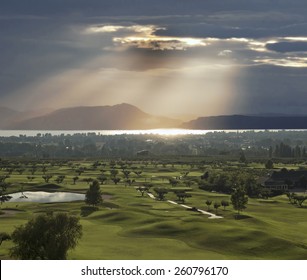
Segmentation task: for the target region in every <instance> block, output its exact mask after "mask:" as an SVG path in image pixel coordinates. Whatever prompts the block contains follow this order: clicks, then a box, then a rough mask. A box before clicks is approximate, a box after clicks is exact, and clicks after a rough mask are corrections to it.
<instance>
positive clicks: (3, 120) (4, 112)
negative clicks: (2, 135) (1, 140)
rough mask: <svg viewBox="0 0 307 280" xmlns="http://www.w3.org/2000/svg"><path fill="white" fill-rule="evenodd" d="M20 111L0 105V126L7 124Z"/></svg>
mask: <svg viewBox="0 0 307 280" xmlns="http://www.w3.org/2000/svg"><path fill="white" fill-rule="evenodd" d="M18 114H19V112H17V111H15V110H12V109H9V108H7V107H0V128H2V127H5V126H7V125H8V124H9V123H10V121H11V119H12V118H14V117H15V116H17V115H18Z"/></svg>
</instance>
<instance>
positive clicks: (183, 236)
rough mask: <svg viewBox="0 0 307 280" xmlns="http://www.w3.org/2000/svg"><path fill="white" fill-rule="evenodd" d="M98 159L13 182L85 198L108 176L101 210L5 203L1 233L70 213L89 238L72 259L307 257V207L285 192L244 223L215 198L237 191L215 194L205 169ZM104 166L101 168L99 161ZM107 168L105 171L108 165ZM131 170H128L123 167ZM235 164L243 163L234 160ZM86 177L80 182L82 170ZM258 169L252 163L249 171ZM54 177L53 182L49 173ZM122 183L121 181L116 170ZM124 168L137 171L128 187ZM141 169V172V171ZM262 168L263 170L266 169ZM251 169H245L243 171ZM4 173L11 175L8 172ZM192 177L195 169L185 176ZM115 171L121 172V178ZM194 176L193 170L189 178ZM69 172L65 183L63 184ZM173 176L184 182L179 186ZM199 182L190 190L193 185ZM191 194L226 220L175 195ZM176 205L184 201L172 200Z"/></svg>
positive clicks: (253, 207)
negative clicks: (205, 184)
mask: <svg viewBox="0 0 307 280" xmlns="http://www.w3.org/2000/svg"><path fill="white" fill-rule="evenodd" d="M93 163H94V162H93V161H69V162H64V163H63V162H61V163H55V162H53V163H43V164H42V163H41V162H37V163H36V169H37V170H36V172H35V174H34V177H35V178H34V179H33V180H32V181H29V180H28V179H27V176H29V174H28V173H29V171H28V170H25V172H24V173H23V174H18V173H16V172H14V171H13V172H12V173H11V174H10V176H9V177H8V178H7V179H6V182H7V183H9V184H10V187H9V188H8V189H9V190H10V191H11V192H17V191H20V189H22V190H23V191H51V192H52V191H64V192H65V191H66V192H68V191H69V192H76V193H85V192H86V190H87V189H88V187H89V184H90V182H91V180H88V178H91V179H96V178H97V177H99V176H100V175H101V174H103V175H104V176H106V177H107V180H106V181H105V182H104V184H101V185H100V189H101V191H102V193H103V198H104V200H103V203H102V204H101V205H100V206H99V207H98V210H96V211H92V210H91V208H89V209H87V208H85V206H86V204H85V202H84V201H75V202H63V203H37V202H29V201H27V200H26V199H25V202H5V203H3V204H2V205H1V215H0V224H1V232H8V233H12V232H13V230H14V229H15V227H16V226H18V225H21V224H25V223H26V222H27V221H28V220H29V219H30V218H32V217H33V216H35V215H37V214H39V213H47V212H50V211H52V212H66V213H69V214H72V215H77V216H78V217H80V221H81V224H82V226H83V237H82V239H81V240H80V241H79V243H78V245H77V247H76V249H75V250H72V251H70V252H69V254H68V258H69V259H106V260H107V259H125V260H129V259H144V260H148V259H161V260H162V259H173V260H175V259H306V258H307V238H306V234H305V232H306V231H307V222H306V208H305V207H296V206H293V205H292V204H290V203H289V200H288V198H287V197H286V196H285V195H280V196H275V197H272V198H270V199H258V198H249V201H248V204H247V209H246V210H245V211H244V212H242V214H241V215H240V216H239V218H238V219H236V218H235V217H236V211H234V210H233V208H232V206H231V205H230V206H228V207H226V209H225V210H224V208H223V207H219V208H218V209H214V208H213V204H212V205H211V206H209V207H208V205H206V203H205V202H206V201H207V200H211V201H213V202H221V201H222V200H227V201H230V195H229V194H223V193H217V192H209V191H205V190H202V189H200V188H199V185H198V184H197V183H196V182H197V179H198V178H199V177H200V176H201V175H202V174H203V171H201V170H200V168H201V169H202V170H203V169H204V166H201V167H199V166H198V165H195V166H194V165H193V166H192V167H191V165H190V164H188V163H186V164H176V163H170V164H168V165H166V166H165V164H158V165H157V163H155V162H153V163H150V162H143V161H133V162H129V164H128V163H127V164H126V163H122V162H116V163H115V165H114V162H103V163H100V164H102V165H99V166H98V167H97V166H96V167H95V165H93ZM96 165H97V163H96ZM101 166H103V167H101ZM123 166H124V168H123ZM233 166H235V163H233ZM81 167H82V168H83V169H82V170H83V172H81V174H80V175H79V176H78V177H79V178H78V180H77V181H76V182H75V183H74V182H73V180H72V178H73V177H74V176H75V175H76V170H77V169H80V168H81ZM249 168H251V167H250V166H246V167H245V169H246V170H248V169H249ZM46 169H47V170H48V171H47V172H48V174H52V177H51V179H50V181H49V182H45V181H44V179H43V176H44V173H43V170H45V171H44V172H46ZM205 169H206V170H209V171H210V172H221V171H222V170H223V166H210V165H207V166H205ZM112 170H116V171H117V172H115V173H116V176H118V177H119V178H121V180H120V182H118V183H117V184H115V183H114V182H113V181H112V180H111V173H112V172H113V173H114V171H112ZM123 170H129V171H130V174H129V179H130V180H134V181H133V183H131V185H130V184H128V183H127V180H125V178H124V177H123V176H124V172H123ZM136 170H141V171H142V172H141V174H136V173H135V172H134V171H136ZM259 170H260V171H259V172H262V171H261V168H260V169H259ZM243 171H244V170H243V169H242V170H241V172H243ZM1 172H2V174H3V175H4V174H6V173H5V172H4V170H2V171H1ZM184 172H189V173H188V175H187V176H186V177H183V176H182V174H184ZM115 173H114V174H115ZM185 174H186V173H185ZM59 175H64V176H65V178H64V180H63V182H61V183H57V182H55V179H56V178H57V176H59ZM169 178H176V179H177V180H178V183H177V184H176V187H175V188H174V186H172V185H171V184H170V182H171V181H169ZM187 180H189V181H190V182H191V184H190V185H189V187H188V188H187V187H186V183H185V182H186V181H187ZM146 184H147V185H148V184H150V188H149V192H150V194H151V195H150V196H149V194H148V193H146V192H145V193H144V195H143V196H142V194H141V193H140V192H139V191H137V188H138V186H142V185H146ZM155 187H160V188H162V187H163V188H166V189H167V190H168V191H169V192H168V193H167V194H166V199H165V200H163V201H158V200H156V199H153V198H152V196H153V195H154V196H156V193H155V191H154V188H155ZM175 189H177V190H181V189H183V190H184V189H185V190H188V193H189V194H190V197H187V198H186V199H185V201H184V205H186V206H188V207H190V208H192V207H193V208H194V210H195V209H200V210H204V211H209V212H210V213H212V214H217V215H218V216H221V217H223V218H221V219H209V217H210V216H209V215H206V214H203V213H201V212H199V211H192V210H193V209H187V208H184V207H182V206H181V205H179V204H180V202H179V201H178V198H177V197H176V195H175V193H174V192H173V191H172V190H175ZM168 200H171V201H175V202H176V203H179V204H174V203H170V202H169V201H168ZM13 245H14V244H13V243H12V242H11V241H5V242H3V243H2V245H1V246H0V258H1V259H10V255H9V249H10V248H11V247H12V246H13Z"/></svg>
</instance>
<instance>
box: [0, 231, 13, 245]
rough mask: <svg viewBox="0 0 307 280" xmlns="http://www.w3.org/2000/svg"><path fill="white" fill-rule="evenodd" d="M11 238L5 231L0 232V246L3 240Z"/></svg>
mask: <svg viewBox="0 0 307 280" xmlns="http://www.w3.org/2000/svg"><path fill="white" fill-rule="evenodd" d="M7 240H11V236H10V235H9V234H8V233H6V232H0V246H1V244H2V242H3V241H7Z"/></svg>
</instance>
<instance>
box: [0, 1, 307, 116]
mask: <svg viewBox="0 0 307 280" xmlns="http://www.w3.org/2000/svg"><path fill="white" fill-rule="evenodd" d="M0 9H1V10H0V65H1V67H0V102H1V103H2V100H3V99H2V98H3V97H6V99H8V97H9V96H10V95H11V94H12V93H14V92H16V91H17V92H19V93H18V94H20V95H21V94H22V95H25V96H27V94H29V93H28V92H27V91H23V89H24V88H26V87H27V86H29V85H31V84H35V83H43V82H44V81H45V80H48V79H49V78H50V77H53V76H55V75H60V74H61V73H66V72H69V71H71V69H78V70H79V69H85V68H87V67H93V68H94V70H95V69H96V68H97V69H116V71H117V70H118V71H119V72H120V71H127V72H129V71H131V72H133V71H137V73H139V72H144V73H145V75H144V77H145V76H146V71H150V70H153V71H154V72H155V70H156V69H163V71H166V72H167V71H169V70H170V71H172V70H174V69H178V70H180V69H183V68H184V67H186V68H188V67H193V66H194V67H195V69H197V67H199V66H204V65H205V66H206V65H210V64H215V65H227V66H229V65H230V69H235V70H233V73H228V74H227V77H228V79H230V78H229V76H232V77H233V82H232V83H230V82H229V80H228V82H229V84H232V85H233V87H234V90H236V89H237V92H238V94H239V96H240V98H241V99H242V100H243V99H244V100H245V101H246V102H245V105H244V106H242V107H241V109H240V108H239V107H238V108H237V110H238V113H240V112H239V110H241V112H243V111H244V112H246V113H248V112H249V111H250V112H253V113H257V112H260V111H261V112H264V113H268V112H271V111H272V112H277V113H281V112H282V111H286V112H288V113H290V112H296V111H300V112H303V111H304V110H305V111H306V108H307V104H306V98H304V96H306V92H305V90H304V89H306V88H307V82H306V78H305V77H306V75H307V70H306V69H307V60H306V59H305V57H304V56H305V54H304V53H302V52H307V42H304V41H303V40H304V38H305V37H307V4H306V0H295V1H290V0H271V1H267V0H250V1H246V0H219V1H217V0H206V1H204V0H191V1H187V0H156V1H145V0H129V1H126V0H112V1H110V0H108V1H104V0H86V1H85V0H27V1H24V0H2V1H1V8H0ZM105 25H107V26H123V27H124V28H122V29H118V30H117V31H115V32H109V31H110V30H109V31H107V32H96V33H95V32H93V33H91V34H89V33H86V32H85V31H86V30H87V28H89V27H93V26H102V27H103V26H105ZM135 25H140V26H142V25H154V26H156V27H159V28H160V29H159V28H158V29H155V30H154V32H153V33H152V34H149V33H146V32H144V34H143V35H144V36H145V37H146V36H148V38H149V39H148V40H147V41H146V40H144V42H141V41H140V38H136V39H135V38H134V40H133V39H131V38H133V37H137V36H141V35H142V34H141V33H142V32H137V31H136V30H135V28H131V26H135ZM162 28H163V29H162ZM129 36H130V38H128V37H129ZM289 37H303V38H302V39H303V40H302V41H299V40H295V38H292V39H289ZM127 38H128V39H127ZM189 38H191V39H195V38H199V39H200V40H204V44H203V45H201V44H195V45H193V41H191V42H189V41H188V39H189ZM209 38H211V39H212V38H213V39H212V40H211V41H210V39H209ZM234 38H236V39H234ZM287 38H288V39H287ZM145 39H146V38H145ZM129 40H130V41H129ZM138 40H139V41H138ZM273 42H274V43H273ZM189 43H190V45H189ZM238 69H239V70H238ZM94 70H93V71H94ZM116 71H113V72H114V73H115V74H110V73H113V72H112V71H109V72H108V71H107V72H108V74H109V75H110V76H112V75H116V73H117V72H116ZM81 72H82V71H81ZM85 72H86V71H85ZM195 72H197V71H195ZM216 73H218V72H216ZM156 75H158V74H156ZM225 75H226V74H225ZM136 76H137V75H136ZM191 76H192V75H191ZM167 79H168V78H167V75H166V77H163V79H162V80H167ZM183 80H184V79H183ZM212 80H214V78H213V77H212ZM159 81H160V80H159ZM111 84H112V83H111ZM158 84H159V87H162V86H163V83H161V82H159V83H158ZM212 84H214V83H212ZM204 86H205V85H204ZM29 88H31V87H30V86H29ZM210 90H211V89H210ZM212 90H214V89H212ZM163 92H164V91H163ZM42 94H43V93H42ZM221 94H223V93H221ZM174 95H175V94H174ZM12 98H13V97H12ZM14 98H16V96H15V95H14ZM195 100H196V98H195ZM11 103H13V102H11ZM191 110H192V109H191ZM234 113H236V112H234Z"/></svg>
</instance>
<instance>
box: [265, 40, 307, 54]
mask: <svg viewBox="0 0 307 280" xmlns="http://www.w3.org/2000/svg"><path fill="white" fill-rule="evenodd" d="M266 48H267V49H268V50H271V51H275V52H280V53H288V52H307V42H304V41H297V42H277V43H271V44H266Z"/></svg>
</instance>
